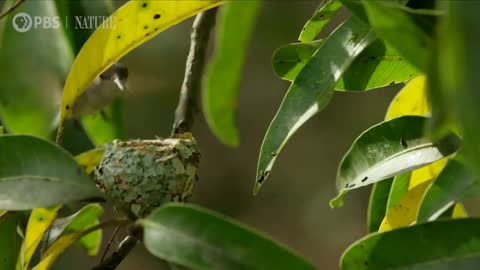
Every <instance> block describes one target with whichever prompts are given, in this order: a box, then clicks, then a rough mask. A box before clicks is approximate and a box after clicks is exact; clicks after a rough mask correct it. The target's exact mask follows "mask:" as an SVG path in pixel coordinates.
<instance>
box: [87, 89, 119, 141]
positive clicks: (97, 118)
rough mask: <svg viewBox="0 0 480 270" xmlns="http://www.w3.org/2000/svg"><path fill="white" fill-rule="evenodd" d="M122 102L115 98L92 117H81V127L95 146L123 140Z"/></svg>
mask: <svg viewBox="0 0 480 270" xmlns="http://www.w3.org/2000/svg"><path fill="white" fill-rule="evenodd" d="M123 104H124V102H123V100H122V98H121V97H117V98H116V99H115V100H114V101H113V102H112V103H111V104H110V105H108V106H107V107H106V108H104V109H103V113H102V112H98V113H96V114H93V115H86V116H84V117H82V125H83V128H84V129H85V132H86V133H87V135H88V137H89V138H90V140H91V141H92V142H93V144H94V145H96V146H101V145H104V144H105V143H109V142H112V141H113V140H115V139H120V140H121V139H125V138H126V134H125V127H124V124H123V107H124V106H123Z"/></svg>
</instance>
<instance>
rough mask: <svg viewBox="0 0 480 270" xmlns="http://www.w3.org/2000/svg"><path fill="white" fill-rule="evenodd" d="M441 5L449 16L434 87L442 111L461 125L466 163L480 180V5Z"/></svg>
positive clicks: (443, 32) (448, 2)
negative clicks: (447, 112) (479, 25)
mask: <svg viewBox="0 0 480 270" xmlns="http://www.w3.org/2000/svg"><path fill="white" fill-rule="evenodd" d="M442 4H443V5H444V6H445V7H446V8H445V9H446V11H447V16H446V19H445V21H444V25H443V26H442V27H441V28H440V30H439V32H438V35H439V42H441V43H439V44H442V46H440V45H439V52H438V54H437V55H436V56H435V57H434V58H438V72H439V73H438V77H437V79H438V80H439V82H438V83H436V82H434V85H436V86H440V87H441V88H440V89H441V90H442V93H441V95H442V96H443V102H442V103H441V104H440V105H441V106H443V108H441V110H449V111H450V112H451V113H453V114H454V116H455V120H457V122H458V123H459V124H460V126H461V129H462V131H463V138H464V142H465V147H464V148H465V157H466V160H467V163H468V164H469V165H470V166H471V168H473V169H474V170H475V172H476V174H477V177H480V166H479V165H478V164H480V140H479V138H480V128H479V125H478V116H479V115H480V106H478V100H479V98H480V93H479V91H478V85H479V77H478V71H479V70H480V52H479V50H478V48H479V46H480V40H479V39H478V34H479V33H480V29H479V28H478V27H477V26H478V23H479V22H480V19H479V18H478V16H477V15H475V10H477V9H478V8H480V3H479V2H477V1H445V2H442ZM432 94H435V93H432ZM437 108H438V107H437Z"/></svg>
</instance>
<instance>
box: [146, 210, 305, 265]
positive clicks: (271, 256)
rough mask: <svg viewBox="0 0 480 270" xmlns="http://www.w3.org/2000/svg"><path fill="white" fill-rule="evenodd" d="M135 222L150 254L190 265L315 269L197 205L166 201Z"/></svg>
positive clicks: (254, 233) (300, 259) (249, 231)
mask: <svg viewBox="0 0 480 270" xmlns="http://www.w3.org/2000/svg"><path fill="white" fill-rule="evenodd" d="M139 223H140V225H142V226H143V227H144V244H145V247H146V248H147V250H148V251H150V253H152V254H153V255H155V256H157V257H160V258H162V259H165V260H168V261H171V262H174V263H178V264H181V265H185V266H188V267H190V268H193V269H205V270H207V269H208V270H212V269H232V270H234V269H276V270H282V269H285V270H287V269H288V270H291V269H295V270H303V269H314V267H313V266H312V265H311V264H309V263H308V262H306V261H305V260H304V259H302V258H300V257H299V256H297V255H295V254H293V253H292V252H291V251H289V250H288V249H286V248H285V247H283V246H281V245H279V244H277V243H275V242H274V241H272V240H269V239H267V238H265V237H264V236H261V235H260V234H258V233H256V232H253V231H252V230H250V229H246V228H244V227H243V226H241V225H239V224H237V223H236V222H235V221H233V220H231V219H229V218H227V217H223V216H220V215H219V214H216V213H213V212H210V211H208V210H205V209H202V208H199V207H195V206H191V205H185V204H175V203H173V204H168V205H166V206H164V207H161V208H158V209H156V210H155V211H154V212H153V213H152V214H150V216H148V217H147V218H145V219H142V220H140V221H139ZM199 251H200V252H199Z"/></svg>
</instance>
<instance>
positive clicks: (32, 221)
mask: <svg viewBox="0 0 480 270" xmlns="http://www.w3.org/2000/svg"><path fill="white" fill-rule="evenodd" d="M60 208H61V206H56V207H52V208H36V209H34V210H32V213H31V214H30V218H29V220H28V224H27V231H26V233H25V239H24V241H23V245H22V250H21V252H20V258H19V261H18V263H17V269H28V265H29V264H30V260H31V259H32V256H33V254H34V253H35V251H36V250H37V247H38V245H39V244H40V242H41V241H42V238H43V236H44V235H45V233H46V232H47V231H48V229H49V228H50V226H51V225H52V223H53V221H54V220H55V218H56V217H57V214H58V210H60Z"/></svg>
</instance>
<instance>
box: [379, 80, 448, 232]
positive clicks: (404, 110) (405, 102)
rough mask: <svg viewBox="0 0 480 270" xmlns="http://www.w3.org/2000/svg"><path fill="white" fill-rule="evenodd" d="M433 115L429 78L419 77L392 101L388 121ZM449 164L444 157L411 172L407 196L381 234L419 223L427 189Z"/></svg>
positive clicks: (388, 217) (393, 210) (389, 215)
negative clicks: (411, 116)
mask: <svg viewBox="0 0 480 270" xmlns="http://www.w3.org/2000/svg"><path fill="white" fill-rule="evenodd" d="M429 113H430V106H429V104H428V100H427V89H426V77H425V76H419V77H416V78H415V79H413V80H411V81H410V82H408V83H407V85H405V87H403V88H402V90H400V92H399V93H398V94H397V96H396V97H395V98H394V99H393V100H392V102H391V103H390V106H389V108H388V111H387V114H386V116H385V120H390V119H392V118H396V117H400V116H404V115H420V116H426V115H428V114H429ZM447 162H448V158H444V159H441V160H439V161H437V162H435V163H432V164H430V165H428V166H425V167H422V168H419V169H417V170H414V171H413V172H412V173H411V175H410V178H409V183H408V191H407V193H406V194H405V195H404V196H403V198H402V199H401V200H400V201H399V202H398V203H397V204H395V205H394V206H393V207H392V208H390V209H389V210H388V211H387V215H386V216H385V218H384V219H383V222H382V224H381V225H380V229H379V231H381V232H383V231H388V230H391V229H395V228H399V227H404V226H408V225H410V224H412V223H414V222H415V221H416V219H417V215H418V210H419V207H420V204H421V202H422V198H423V195H424V193H425V191H426V189H427V187H428V186H429V184H430V183H431V182H432V181H433V180H434V179H435V178H437V176H438V175H439V174H440V172H441V171H442V170H443V168H444V167H445V165H446V164H447Z"/></svg>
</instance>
